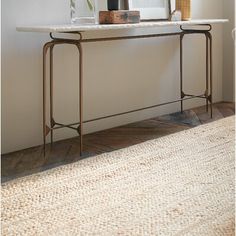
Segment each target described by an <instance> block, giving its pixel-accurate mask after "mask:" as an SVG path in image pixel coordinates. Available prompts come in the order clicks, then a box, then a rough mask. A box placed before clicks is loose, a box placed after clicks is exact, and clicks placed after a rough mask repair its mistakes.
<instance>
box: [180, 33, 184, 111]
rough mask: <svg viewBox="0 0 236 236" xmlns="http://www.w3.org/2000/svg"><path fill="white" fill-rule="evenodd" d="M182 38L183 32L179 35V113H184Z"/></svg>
mask: <svg viewBox="0 0 236 236" xmlns="http://www.w3.org/2000/svg"><path fill="white" fill-rule="evenodd" d="M183 38H184V32H182V33H181V34H180V97H181V113H183V112H184V102H183V100H182V99H183V98H184V93H183Z"/></svg>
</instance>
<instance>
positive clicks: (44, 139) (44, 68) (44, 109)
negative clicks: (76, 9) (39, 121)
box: [43, 43, 51, 156]
mask: <svg viewBox="0 0 236 236" xmlns="http://www.w3.org/2000/svg"><path fill="white" fill-rule="evenodd" d="M50 46H51V43H46V44H45V45H44V47H43V153H44V156H45V155H46V137H47V134H48V131H49V129H48V127H47V124H46V119H47V114H46V112H47V107H46V99H47V96H46V93H47V91H46V69H47V68H46V64H47V52H48V49H49V48H50Z"/></svg>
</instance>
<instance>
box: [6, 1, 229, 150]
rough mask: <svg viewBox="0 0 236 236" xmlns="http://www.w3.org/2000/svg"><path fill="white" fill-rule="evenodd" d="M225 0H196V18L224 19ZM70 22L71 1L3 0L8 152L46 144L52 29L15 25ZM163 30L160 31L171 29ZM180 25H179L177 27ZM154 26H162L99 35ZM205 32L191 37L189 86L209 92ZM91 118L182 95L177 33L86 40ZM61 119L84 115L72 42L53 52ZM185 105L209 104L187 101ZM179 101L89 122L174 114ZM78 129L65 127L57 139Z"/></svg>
mask: <svg viewBox="0 0 236 236" xmlns="http://www.w3.org/2000/svg"><path fill="white" fill-rule="evenodd" d="M224 1H225V0H207V1H206V0H193V1H192V3H193V18H222V14H223V12H222V9H223V7H222V3H223V2H224ZM67 22H69V0H21V1H18V0H2V152H3V153H7V152H11V151H15V150H20V149H23V148H28V147H31V146H35V145H39V144H42V46H43V44H44V43H45V42H46V41H48V40H49V37H48V35H47V34H39V33H20V32H16V30H15V27H16V26H17V25H25V24H50V23H52V24H54V23H67ZM167 30H168V29H162V30H161V31H163V32H164V31H167ZM171 30H176V29H171ZM138 32H143V33H150V32H152V33H154V32H160V29H155V30H154V29H149V30H133V31H118V32H108V33H99V34H98V33H90V34H89V36H98V35H100V34H102V35H106V34H112V35H117V34H126V35H127V34H136V33H138ZM213 38H214V42H213V44H214V45H213V47H214V101H215V102H217V101H221V100H222V64H223V61H222V55H223V51H222V49H223V47H222V26H221V25H217V26H214V28H213ZM204 43H205V38H203V36H197V37H192V36H188V37H186V39H185V58H186V60H185V91H186V92H188V93H196V94H201V93H202V92H204V85H205V80H204V75H205V73H204V69H205V58H204V53H205V44H204ZM84 52H85V55H84V60H85V64H84V66H85V74H84V77H85V78H84V80H85V84H84V89H85V100H84V103H85V119H87V118H94V117H99V116H101V115H107V114H112V113H115V112H122V111H126V110H130V109H134V108H140V107H143V106H148V105H153V104H156V103H162V102H166V101H170V100H175V99H177V98H179V41H178V38H177V37H176V38H165V39H164V38H161V39H144V40H130V41H121V42H105V43H93V44H90V45H87V44H86V45H85V46H84ZM55 56H56V59H55V76H56V78H55V91H56V92H55V93H56V94H55V96H56V98H55V102H56V104H55V118H56V120H57V121H59V122H66V123H71V122H74V121H78V115H77V110H78V91H77V87H78V80H77V76H78V71H77V70H76V68H77V67H78V64H77V63H78V62H77V60H78V55H77V53H76V51H75V50H74V48H73V47H71V46H65V47H60V48H57V50H56V51H55ZM185 104H186V106H185V108H190V107H196V106H199V105H201V104H202V105H203V104H205V102H204V101H201V100H200V101H199V100H193V101H191V102H186V103H185ZM179 109H180V107H179V104H175V105H170V106H166V107H162V108H157V109H152V110H149V111H145V112H139V113H135V114H131V115H126V116H121V117H117V118H113V119H108V120H104V121H99V122H95V123H92V124H89V125H86V127H85V130H86V132H94V131H96V130H101V129H105V128H109V127H113V126H118V125H121V124H125V123H130V122H134V121H137V120H143V119H146V118H149V117H153V116H157V115H161V114H165V113H171V112H175V111H178V110H179ZM73 135H76V134H75V133H74V132H71V131H68V130H63V131H60V132H59V133H57V138H59V139H62V138H68V137H71V136H73Z"/></svg>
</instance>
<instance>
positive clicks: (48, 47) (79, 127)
mask: <svg viewBox="0 0 236 236" xmlns="http://www.w3.org/2000/svg"><path fill="white" fill-rule="evenodd" d="M195 26H196V25H195ZM197 26H199V27H200V29H184V28H183V27H182V26H180V31H179V32H174V33H163V34H148V35H134V36H120V37H106V38H89V39H84V38H83V36H82V33H83V32H69V33H70V34H77V35H79V38H78V39H67V38H56V37H54V36H53V34H52V33H50V38H51V39H52V40H51V41H50V42H47V43H46V44H45V45H44V47H43V147H44V155H45V154H46V137H47V136H48V135H49V133H50V134H51V144H53V131H54V130H58V129H61V128H70V129H73V130H75V131H77V132H78V134H79V139H80V155H82V154H83V135H84V132H83V125H84V124H85V123H89V122H93V121H98V120H102V119H107V118H111V117H115V116H120V115H124V114H129V113H133V112H137V111H142V110H146V109H150V108H155V107H159V106H163V105H168V104H172V103H177V102H180V103H181V112H183V110H184V108H183V102H184V100H188V99H193V98H203V99H205V100H206V111H207V112H208V111H209V103H210V113H211V114H210V115H211V118H212V115H213V114H212V104H213V100H212V93H213V76H212V72H213V70H212V66H213V65H212V35H211V33H210V31H211V29H212V26H211V25H210V24H201V25H197ZM205 27H206V28H205ZM201 28H203V29H201ZM62 33H63V32H62ZM63 34H64V33H63ZM190 34H203V35H205V37H206V90H205V91H204V93H203V94H201V95H191V94H185V93H184V91H183V39H184V36H185V35H190ZM167 36H179V39H180V99H178V100H175V101H171V102H166V103H162V104H157V105H152V106H149V107H144V108H140V109H135V110H131V111H126V112H122V113H117V114H112V115H108V116H103V117H99V118H95V119H91V120H84V119H83V44H84V43H90V42H101V41H115V40H132V39H144V38H146V39H147V38H158V37H167ZM62 44H70V45H75V46H76V47H77V49H78V52H79V113H80V114H79V117H80V121H79V122H76V123H72V124H61V123H58V122H56V121H55V119H54V113H53V51H54V47H55V46H56V45H62ZM48 51H49V54H50V55H49V57H50V59H49V60H50V62H49V71H50V72H49V73H50V76H49V77H50V78H49V79H50V104H49V106H50V124H49V125H48V124H47V121H46V117H47V104H46V91H47V90H46V82H47V81H46V77H47V76H46V69H47V60H46V57H47V53H48Z"/></svg>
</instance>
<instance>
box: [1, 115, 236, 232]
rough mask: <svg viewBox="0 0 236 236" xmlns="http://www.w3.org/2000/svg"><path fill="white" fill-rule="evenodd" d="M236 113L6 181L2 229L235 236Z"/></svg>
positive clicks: (11, 230)
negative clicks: (218, 119)
mask: <svg viewBox="0 0 236 236" xmlns="http://www.w3.org/2000/svg"><path fill="white" fill-rule="evenodd" d="M234 131H235V127H234V117H230V118H226V119H222V120H220V121H217V122H213V123H210V124H207V125H203V126H200V127H197V128H194V129H190V130H187V131H184V132H180V133H176V134H174V135H170V136H166V137H163V138H159V139H156V140H153V141H149V142H146V143H143V144H140V145H136V146H132V147H130V148H127V149H123V150H119V151H115V152H111V153H107V154H103V155H100V156H96V157H92V158H89V159H86V160H83V161H80V162H78V163H75V164H70V165H67V166H63V167H59V168H56V169H53V170H50V171H46V172H43V173H40V174H36V175H32V176H28V177H25V178H21V179H18V180H15V181H11V182H8V183H5V184H3V187H2V235H7V236H11V235H30V236H33V235H42V236H47V235H56V236H60V235H76V236H77V235H101V236H106V235H107V236H113V235H134V236H138V235H146V236H149V235H164V236H168V235H180V236H182V235H189V236H192V235H196V236H201V235H202V236H211V235H212V236H215V235H218V236H221V235H234Z"/></svg>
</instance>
